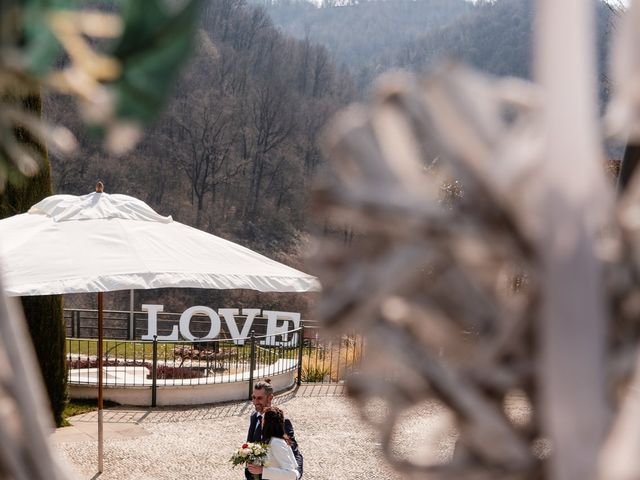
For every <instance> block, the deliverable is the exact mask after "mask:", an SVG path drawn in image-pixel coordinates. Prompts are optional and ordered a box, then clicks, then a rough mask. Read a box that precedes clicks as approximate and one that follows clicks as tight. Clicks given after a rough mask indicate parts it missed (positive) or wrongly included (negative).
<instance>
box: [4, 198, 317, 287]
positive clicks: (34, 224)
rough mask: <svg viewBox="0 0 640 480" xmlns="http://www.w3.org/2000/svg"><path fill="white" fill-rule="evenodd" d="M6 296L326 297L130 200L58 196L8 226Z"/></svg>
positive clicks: (307, 282) (277, 268) (263, 261)
mask: <svg viewBox="0 0 640 480" xmlns="http://www.w3.org/2000/svg"><path fill="white" fill-rule="evenodd" d="M0 255H1V257H2V272H3V279H4V285H5V288H6V293H7V294H8V295H11V296H30V295H45V294H62V293H83V292H107V291H114V290H129V289H149V288H162V287H175V288H182V287H191V288H213V289H231V288H242V289H251V290H258V291H262V292H306V291H314V290H319V283H318V281H317V279H316V278H315V277H313V276H311V275H307V274H306V273H303V272H301V271H299V270H295V269H293V268H291V267H288V266H286V265H284V264H282V263H278V262H276V261H274V260H271V259H269V258H267V257H265V256H263V255H260V254H258V253H256V252H254V251H252V250H249V249H248V248H245V247H242V246H240V245H238V244H235V243H233V242H230V241H228V240H224V239H222V238H219V237H216V236H215V235H211V234H209V233H206V232H203V231H201V230H198V229H195V228H192V227H189V226H187V225H184V224H182V223H179V222H176V221H174V220H173V219H172V218H171V217H170V216H169V217H164V216H161V215H159V214H157V213H156V212H155V211H154V210H153V209H152V208H151V207H149V206H148V205H147V204H146V203H144V202H142V201H141V200H138V199H136V198H133V197H130V196H128V195H118V194H108V193H100V192H95V193H91V194H88V195H84V196H74V195H53V196H51V197H47V198H45V199H44V200H42V201H41V202H39V203H37V204H36V205H34V206H33V207H31V209H30V210H29V211H28V212H27V213H24V214H21V215H15V216H13V217H10V218H6V219H4V220H0Z"/></svg>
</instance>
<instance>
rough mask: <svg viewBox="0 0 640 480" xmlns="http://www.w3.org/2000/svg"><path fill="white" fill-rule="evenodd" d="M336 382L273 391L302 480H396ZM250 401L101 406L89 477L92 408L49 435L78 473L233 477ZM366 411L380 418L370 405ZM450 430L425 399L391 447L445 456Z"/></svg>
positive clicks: (237, 473)
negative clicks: (299, 459)
mask: <svg viewBox="0 0 640 480" xmlns="http://www.w3.org/2000/svg"><path fill="white" fill-rule="evenodd" d="M342 393H343V392H342V386H337V385H332V386H311V385H308V386H302V387H300V388H298V389H295V390H292V391H290V392H288V393H285V394H283V395H279V396H277V397H276V399H275V401H274V404H276V405H278V406H279V407H280V408H282V409H283V410H284V411H285V413H286V414H287V416H288V417H289V418H291V420H292V422H293V425H294V428H295V431H296V437H297V439H298V441H299V443H300V448H301V451H302V453H303V454H304V457H305V475H304V479H307V480H313V479H317V480H324V479H326V480H351V479H353V480H356V479H363V480H364V479H381V480H382V479H384V480H400V479H403V478H406V477H403V476H401V475H399V474H396V473H395V472H393V471H392V470H391V469H390V468H389V467H388V466H387V465H386V462H385V460H384V458H383V454H382V452H381V449H380V443H379V440H378V438H377V436H376V433H375V432H374V431H373V430H372V429H371V428H370V427H369V426H368V425H367V424H366V423H364V422H363V420H362V419H361V417H360V415H359V413H358V412H357V410H356V409H355V408H354V407H353V405H352V404H351V403H350V401H349V400H348V399H347V398H345V397H344V396H343V394H342ZM252 411H253V407H252V405H251V403H250V402H235V403H229V404H222V405H209V406H202V407H197V408H195V407H190V408H156V409H138V408H125V407H118V408H114V409H109V410H105V415H104V425H105V448H104V452H105V457H104V472H103V474H102V475H100V476H97V475H96V465H97V455H98V454H97V441H96V438H97V423H96V422H97V414H96V413H89V414H84V415H79V416H77V417H74V418H72V419H71V421H72V424H73V426H72V427H66V428H63V429H58V430H57V431H56V432H55V433H54V434H53V435H52V437H51V440H52V442H53V443H54V445H55V446H54V448H55V450H57V451H59V452H60V453H61V454H62V456H63V457H64V458H65V459H66V461H67V463H69V464H70V465H71V467H72V469H73V470H74V471H75V472H76V473H77V475H78V478H79V479H83V480H84V479H93V478H99V479H101V480H109V479H118V480H127V479H131V480H134V479H135V480H151V479H154V480H158V479H159V480H163V479H167V480H169V479H171V480H175V479H183V478H184V479H216V480H227V479H228V480H232V479H233V480H240V479H242V478H243V475H242V470H240V469H238V468H236V469H235V470H234V469H232V468H231V464H230V463H229V461H228V459H229V457H230V456H231V453H232V452H233V450H234V449H235V448H237V447H238V446H239V445H240V444H242V442H243V441H244V439H245V436H246V431H247V427H248V417H249V415H250V413H251V412H252ZM368 414H369V415H370V416H371V417H372V418H376V419H379V420H383V419H384V408H382V407H376V406H375V404H374V406H373V407H372V409H371V411H369V412H368ZM454 441H455V435H454V433H453V431H452V429H451V426H450V419H449V418H448V416H447V414H446V413H445V412H444V410H443V409H442V408H440V407H438V406H436V405H434V404H425V405H424V406H422V407H420V408H418V409H415V411H413V412H407V415H406V416H405V420H404V421H403V422H402V426H401V428H400V429H399V432H398V434H397V435H396V440H395V442H394V449H395V450H396V451H397V452H398V453H399V454H403V455H410V456H415V457H419V458H422V459H430V460H438V459H443V458H447V457H448V456H449V455H450V454H451V451H452V448H453V443H454Z"/></svg>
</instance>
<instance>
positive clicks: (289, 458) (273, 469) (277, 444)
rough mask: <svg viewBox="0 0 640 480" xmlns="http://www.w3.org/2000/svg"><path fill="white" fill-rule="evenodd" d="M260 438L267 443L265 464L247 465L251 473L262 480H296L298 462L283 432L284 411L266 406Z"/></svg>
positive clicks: (298, 476)
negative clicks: (260, 476)
mask: <svg viewBox="0 0 640 480" xmlns="http://www.w3.org/2000/svg"><path fill="white" fill-rule="evenodd" d="M262 438H263V440H264V441H265V442H268V443H269V450H268V452H267V460H266V462H265V466H264V467H261V466H258V465H248V466H247V468H248V469H249V472H250V473H252V474H253V475H260V474H261V475H262V478H263V480H298V478H300V473H299V472H298V464H297V463H296V457H294V456H293V452H292V451H291V447H290V446H289V443H288V441H289V438H288V437H287V434H286V433H284V413H282V410H280V409H279V408H278V407H267V408H265V409H264V411H263V414H262Z"/></svg>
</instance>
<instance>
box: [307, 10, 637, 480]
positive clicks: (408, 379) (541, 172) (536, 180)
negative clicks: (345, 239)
mask: <svg viewBox="0 0 640 480" xmlns="http://www.w3.org/2000/svg"><path fill="white" fill-rule="evenodd" d="M639 9H640V5H638V3H637V2H636V4H634V5H633V6H632V7H631V8H630V11H629V12H627V14H626V16H627V17H628V18H627V19H626V20H625V21H626V22H628V23H627V24H626V25H625V26H624V27H621V28H620V37H621V38H620V39H619V40H618V43H617V45H616V47H615V48H616V49H619V50H620V51H621V52H625V53H624V54H617V55H616V54H615V53H614V56H616V62H617V63H616V62H614V65H615V71H614V75H613V77H614V79H616V80H617V81H618V84H617V87H618V90H617V96H616V97H615V99H614V101H613V104H612V107H613V108H612V113H611V114H610V115H609V117H608V119H607V122H608V126H609V128H610V129H611V131H614V132H616V133H617V134H619V135H628V134H631V135H634V134H638V133H640V128H638V126H640V123H639V120H640V119H639V118H638V115H639V113H638V112H640V94H638V92H640V89H639V86H640V60H639V59H640V40H639V39H637V38H634V37H638V36H639V35H640V34H639V33H638V32H639V31H640V30H638V25H640V18H639V17H640V13H639ZM592 10H593V5H592V3H591V2H584V1H582V0H566V1H563V2H557V1H553V0H539V1H538V2H537V25H536V48H535V59H536V60H535V69H534V70H535V72H536V82H535V84H530V83H526V82H523V81H520V80H514V79H494V78H488V77H485V76H483V75H481V74H479V73H476V72H474V71H472V70H470V69H467V68H465V67H463V66H457V65H450V66H447V67H445V68H443V69H442V70H440V71H439V72H437V73H435V74H433V75H431V76H429V77H427V78H424V79H417V78H415V77H412V76H408V75H407V76H404V75H395V76H391V77H388V78H387V80H386V81H384V82H382V83H381V84H380V85H379V88H378V92H377V95H376V98H375V99H374V100H373V102H372V104H370V105H367V106H355V107H351V108H350V109H349V110H347V111H345V112H344V113H343V114H342V115H341V116H340V117H339V118H337V119H336V120H335V122H334V124H333V125H332V126H331V127H330V129H329V131H328V133H327V138H326V146H327V153H328V156H329V157H330V159H331V161H332V165H333V169H332V173H333V178H330V179H327V181H326V182H325V183H324V184H322V185H320V186H319V188H318V190H317V192H316V196H315V205H316V208H317V211H318V212H319V214H320V215H321V216H322V218H326V217H329V218H331V219H333V220H335V221H339V222H346V223H349V224H350V225H353V227H354V229H355V230H356V231H357V232H359V233H360V235H359V236H358V239H357V241H356V242H354V243H353V247H352V248H349V247H345V246H344V245H342V244H341V243H340V242H337V243H336V244H334V243H332V242H331V240H329V239H326V238H323V239H322V243H321V245H320V253H319V260H320V261H319V268H320V270H321V271H320V276H321V280H322V284H323V286H324V295H323V300H322V302H321V305H320V310H321V312H320V314H321V316H322V317H323V318H324V320H325V323H326V324H327V325H329V326H330V327H333V328H334V329H338V330H340V329H350V328H353V327H359V328H360V329H361V331H363V332H365V333H366V334H367V335H368V344H367V350H368V351H369V352H375V354H370V355H368V356H367V357H366V362H365V364H364V366H363V371H362V372H361V374H360V375H358V376H356V377H355V378H353V379H351V382H350V384H349V390H350V393H351V395H352V396H353V397H354V398H355V399H356V400H357V401H358V403H359V404H360V405H361V406H362V408H364V407H365V405H366V402H367V400H368V399H370V398H372V397H376V398H380V399H383V400H385V402H386V403H387V405H388V407H389V412H390V415H391V421H388V419H387V421H385V422H384V423H382V424H379V425H377V427H378V428H379V430H380V434H381V436H382V439H383V448H384V450H385V453H387V455H388V457H389V459H390V461H391V462H392V463H393V464H394V465H395V467H396V468H397V469H398V470H401V471H403V472H405V474H406V475H410V474H411V473H415V474H417V475H419V477H420V478H425V477H424V473H426V472H429V473H430V474H431V475H430V476H429V477H428V478H434V479H439V478H442V479H444V478H447V479H449V478H473V479H500V478H503V479H507V478H508V479H531V480H533V479H542V478H549V479H557V480H576V479H581V480H589V479H596V478H600V479H605V478H606V479H615V480H623V479H637V478H640V461H638V453H637V452H638V451H640V406H638V405H639V404H638V399H637V398H634V395H633V392H637V391H638V390H637V389H638V388H640V378H638V379H635V378H634V379H631V376H632V375H635V376H636V377H640V373H636V374H633V373H632V372H633V371H634V369H635V368H636V366H635V363H636V357H637V343H638V332H639V330H638V320H637V319H638V316H639V315H640V288H639V287H640V282H639V280H640V278H639V275H640V269H639V268H638V267H639V264H638V261H639V260H640V258H639V256H638V254H639V253H640V238H638V235H639V233H640V230H639V228H640V221H639V219H640V210H639V209H640V203H639V200H640V179H639V178H638V177H637V176H636V178H635V179H634V180H633V182H632V184H631V185H630V186H629V187H628V189H627V190H626V194H625V196H624V197H623V198H621V200H620V201H619V202H618V204H617V205H616V204H615V202H614V195H613V193H614V192H613V187H612V186H610V185H607V182H606V180H605V175H604V171H603V165H604V160H603V156H602V153H601V143H600V142H599V138H601V134H600V131H599V122H598V111H597V99H596V88H595V79H596V73H595V72H596V71H595V54H594V49H593V47H592V44H595V41H594V39H593V38H592V35H591V32H592V31H593V30H594V29H593V28H592V26H591V25H592V23H593V22H592V20H593V19H592V14H593V11H592ZM566 18H571V19H572V26H571V27H570V34H568V32H567V24H566V23H565V22H564V20H563V19H566ZM634 19H635V22H634V21H633V20H634ZM434 152H436V153H434ZM435 155H437V157H434V156H435ZM434 158H437V170H438V172H439V175H435V174H433V173H432V172H431V171H430V170H434V169H433V168H432V167H431V166H432V165H433V163H434ZM443 175H445V176H446V177H447V178H450V179H455V181H453V180H452V181H449V182H448V183H447V182H445V186H446V188H445V189H444V190H445V191H444V193H445V195H444V199H443V188H442V186H443V180H442V176H443ZM460 186H461V187H460ZM452 192H453V195H451V193H452ZM443 200H444V201H443ZM384 372H389V375H388V376H387V375H385V374H384ZM629 382H632V383H633V385H631V386H630V385H629ZM514 391H521V392H524V394H525V395H526V398H527V399H528V401H529V403H530V404H531V405H532V414H531V417H530V418H529V419H528V421H527V422H525V424H517V425H516V424H514V423H513V422H512V420H510V418H509V415H508V412H505V406H504V404H505V399H506V398H507V396H508V395H509V394H510V393H511V392H514ZM628 392H631V394H628ZM429 398H436V399H439V400H440V401H441V402H443V403H444V404H445V405H446V406H447V407H448V408H449V409H450V410H451V411H452V412H453V413H454V415H455V417H456V424H457V425H456V426H457V430H458V432H459V437H458V445H457V447H456V454H455V455H454V457H453V459H452V460H451V461H450V462H448V463H446V464H442V465H430V466H424V465H419V463H420V462H413V461H412V459H411V460H408V459H398V458H395V457H394V456H393V454H392V449H391V442H392V438H393V429H394V423H395V420H396V419H397V418H398V416H399V415H400V414H401V412H402V411H403V410H404V409H406V408H409V407H411V406H413V405H416V404H418V403H419V402H421V401H423V400H425V399H429ZM367 418H369V419H371V418H372V417H371V416H368V417H367ZM541 441H544V442H546V444H547V445H550V448H548V449H547V450H548V452H545V453H541V452H540V449H539V448H537V445H538V444H539V442H541Z"/></svg>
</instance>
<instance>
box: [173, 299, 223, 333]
mask: <svg viewBox="0 0 640 480" xmlns="http://www.w3.org/2000/svg"><path fill="white" fill-rule="evenodd" d="M197 314H202V315H207V316H208V317H209V318H210V319H211V329H210V330H209V333H208V334H207V335H206V336H204V337H201V338H196V337H194V336H193V335H192V334H191V330H190V328H189V325H190V324H191V317H193V316H194V315H197ZM180 335H182V336H183V337H184V338H186V339H187V340H191V341H194V340H210V339H213V338H216V337H217V336H218V335H220V317H219V316H218V314H217V313H216V311H215V310H213V309H211V308H209V307H203V306H195V307H190V308H187V309H186V310H185V311H184V312H182V315H180Z"/></svg>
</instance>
